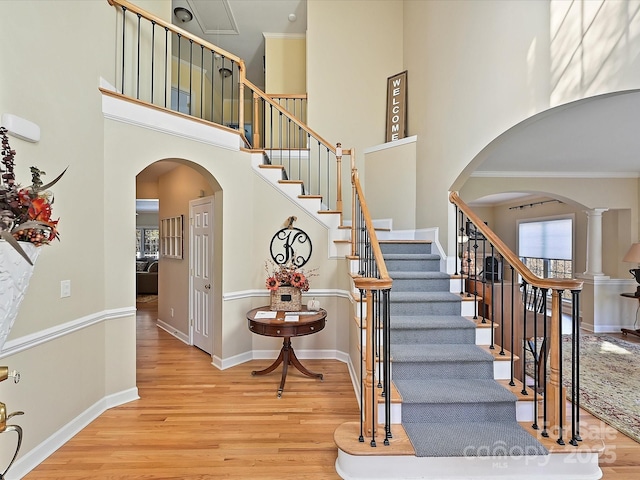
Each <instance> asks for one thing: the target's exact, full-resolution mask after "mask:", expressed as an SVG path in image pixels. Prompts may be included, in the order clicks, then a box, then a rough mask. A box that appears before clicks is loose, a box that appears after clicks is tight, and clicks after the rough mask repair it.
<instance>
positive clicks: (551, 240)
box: [518, 217, 573, 298]
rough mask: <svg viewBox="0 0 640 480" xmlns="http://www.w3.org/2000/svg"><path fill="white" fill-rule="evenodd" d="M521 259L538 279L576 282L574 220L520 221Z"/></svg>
mask: <svg viewBox="0 0 640 480" xmlns="http://www.w3.org/2000/svg"><path fill="white" fill-rule="evenodd" d="M518 256H519V257H520V260H522V263H524V264H525V265H526V266H527V267H528V268H529V270H531V272H532V273H534V274H535V275H537V276H538V277H542V278H573V217H558V218H551V219H544V220H542V219H541V220H521V221H519V222H518ZM563 297H566V298H571V292H569V291H567V292H564V293H563Z"/></svg>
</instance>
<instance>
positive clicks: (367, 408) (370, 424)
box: [360, 289, 378, 441]
mask: <svg viewBox="0 0 640 480" xmlns="http://www.w3.org/2000/svg"><path fill="white" fill-rule="evenodd" d="M365 298H366V301H365V308H366V310H367V313H366V329H367V334H366V339H367V340H366V347H365V352H364V362H365V371H366V373H365V377H364V433H365V435H367V436H369V437H370V438H371V440H372V441H375V433H376V432H375V427H374V425H377V424H378V422H377V418H376V417H377V412H376V409H374V408H373V384H374V371H373V369H374V364H373V354H374V351H373V349H374V345H375V343H374V341H375V334H376V333H375V328H374V322H373V314H372V311H373V308H372V307H371V306H372V305H373V295H372V294H371V290H370V289H368V290H367V293H366V296H365ZM360 321H361V322H362V321H363V319H360ZM361 327H362V326H361Z"/></svg>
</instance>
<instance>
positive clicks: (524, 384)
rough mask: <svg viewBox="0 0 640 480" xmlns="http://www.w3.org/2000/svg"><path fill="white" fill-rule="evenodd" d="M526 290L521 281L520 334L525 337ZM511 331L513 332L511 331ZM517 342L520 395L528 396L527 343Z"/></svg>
mask: <svg viewBox="0 0 640 480" xmlns="http://www.w3.org/2000/svg"><path fill="white" fill-rule="evenodd" d="M527 289H528V284H527V282H526V281H525V280H523V281H522V299H523V302H522V306H523V307H522V332H523V336H525V335H526V331H527V295H528V294H527ZM512 331H513V330H512ZM518 342H520V344H521V345H520V346H519V350H521V352H522V391H521V392H520V393H522V395H528V394H529V393H528V392H527V370H526V368H527V366H526V363H527V362H526V361H525V360H524V359H525V358H527V342H525V341H524V338H518Z"/></svg>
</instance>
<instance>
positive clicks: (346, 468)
mask: <svg viewBox="0 0 640 480" xmlns="http://www.w3.org/2000/svg"><path fill="white" fill-rule="evenodd" d="M380 248H381V250H382V253H383V256H384V260H385V264H386V267H387V270H388V272H389V275H390V276H391V278H392V279H393V287H392V291H391V295H390V323H391V329H390V339H391V347H390V348H391V379H392V382H393V385H394V387H395V388H394V390H393V396H392V398H394V397H395V398H394V401H395V403H394V407H395V408H393V410H392V414H391V423H392V424H393V426H392V434H393V439H392V440H391V441H390V445H389V446H385V445H382V442H378V443H377V445H378V446H376V447H371V446H370V445H369V444H368V443H367V442H366V441H365V442H362V443H361V442H357V441H355V439H356V438H357V431H356V427H357V425H354V424H344V425H342V426H341V427H339V429H338V430H337V431H336V434H335V439H336V443H337V445H338V458H337V460H336V470H337V472H338V474H339V475H340V476H341V477H342V478H344V479H365V478H366V479H390V478H393V479H405V478H406V479H409V478H430V479H431V478H434V479H436V478H437V479H439V478H442V479H444V478H483V479H490V478H496V479H498V478H499V479H506V478H516V477H523V478H542V476H544V477H545V478H558V479H560V478H562V479H567V480H568V479H572V480H573V479H580V478H600V475H601V472H600V470H599V468H598V466H597V453H595V454H592V455H595V464H594V462H593V457H591V460H592V461H590V462H584V464H581V465H575V462H573V465H571V468H569V467H568V466H569V465H570V463H567V458H568V457H567V455H572V454H570V453H569V454H567V453H566V452H564V453H563V452H562V451H560V450H559V448H558V447H559V446H557V445H553V442H549V441H548V439H542V438H540V440H541V441H539V440H538V439H537V438H535V436H537V432H536V431H535V430H532V429H531V428H530V427H531V420H532V418H533V416H534V413H533V402H532V401H531V398H532V397H531V395H529V396H528V398H527V396H522V395H519V394H516V393H515V392H517V391H518V388H520V387H518V388H510V387H509V386H508V384H507V382H508V380H504V378H501V377H504V374H502V373H501V372H503V371H504V369H501V368H499V365H498V364H499V363H505V362H504V360H509V353H508V352H507V355H506V356H505V358H503V359H501V358H500V356H499V355H494V353H495V352H496V351H499V348H498V349H496V350H491V349H489V347H488V343H489V341H488V339H489V338H490V335H486V334H483V332H482V331H483V330H484V332H486V331H487V330H488V328H489V325H490V324H479V322H476V321H474V320H473V319H472V318H471V317H470V316H469V317H465V316H462V315H461V313H462V312H463V309H469V313H470V314H471V315H472V313H471V311H472V310H473V308H472V307H473V305H472V304H471V303H470V302H463V299H465V297H462V296H461V295H460V294H459V293H452V292H451V290H452V289H453V288H452V287H451V284H452V281H451V276H450V275H448V274H446V273H443V272H440V256H439V255H437V254H433V253H431V244H430V243H429V242H421V241H381V242H380ZM455 285H456V286H457V288H458V290H459V280H457V281H456V282H455ZM453 290H455V289H453ZM463 303H465V305H463ZM469 307H471V308H469ZM465 313H466V312H465ZM483 327H484V328H483ZM478 341H480V342H484V343H486V344H487V345H484V346H481V345H477V344H476V343H477V342H478ZM496 357H497V358H498V359H497V360H496ZM506 363H509V362H508V361H507V362H506ZM496 377H498V378H496ZM506 378H507V379H508V376H507V377H506ZM501 380H502V382H501ZM524 398H527V400H526V401H525V400H523V399H524ZM378 418H379V423H380V424H381V423H382V422H384V411H383V410H382V409H380V410H379V412H378ZM519 422H522V424H521V423H519ZM383 431H384V428H383V427H382V425H381V426H380V432H383ZM543 443H545V444H543ZM550 451H553V452H554V454H553V455H552V454H551V453H550ZM573 454H575V452H574V453H573ZM587 455H588V454H587Z"/></svg>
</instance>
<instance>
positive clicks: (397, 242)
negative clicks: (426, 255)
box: [378, 240, 433, 245]
mask: <svg viewBox="0 0 640 480" xmlns="http://www.w3.org/2000/svg"><path fill="white" fill-rule="evenodd" d="M378 243H380V244H382V243H385V244H398V245H402V244H406V243H408V244H421V243H424V244H427V245H430V244H431V243H433V242H432V241H431V240H380V241H379V242H378Z"/></svg>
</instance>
